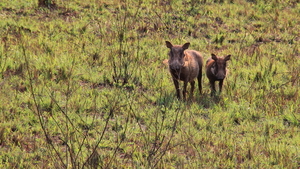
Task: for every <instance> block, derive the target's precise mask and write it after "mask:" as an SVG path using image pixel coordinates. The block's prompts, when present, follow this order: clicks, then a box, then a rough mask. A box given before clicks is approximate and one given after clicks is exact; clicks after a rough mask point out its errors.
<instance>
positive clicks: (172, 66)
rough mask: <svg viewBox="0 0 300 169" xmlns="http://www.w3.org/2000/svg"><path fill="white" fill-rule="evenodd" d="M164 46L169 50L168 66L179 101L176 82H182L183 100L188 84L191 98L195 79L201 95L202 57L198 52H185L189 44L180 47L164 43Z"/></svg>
mask: <svg viewBox="0 0 300 169" xmlns="http://www.w3.org/2000/svg"><path fill="white" fill-rule="evenodd" d="M166 45H167V47H168V48H169V49H170V52H169V60H168V65H169V70H170V73H171V75H172V78H173V82H174V85H175V89H176V93H177V98H178V99H180V89H179V82H178V80H182V81H183V82H184V86H183V91H182V95H183V99H186V88H187V84H188V82H190V84H191V92H190V97H192V96H193V92H194V89H195V81H194V79H195V78H197V79H198V87H199V91H200V93H202V84H201V79H202V65H203V57H202V55H201V54H200V53H199V52H198V51H195V50H187V48H188V47H189V45H190V43H186V44H184V45H182V46H181V45H172V44H171V43H170V42H169V41H166Z"/></svg>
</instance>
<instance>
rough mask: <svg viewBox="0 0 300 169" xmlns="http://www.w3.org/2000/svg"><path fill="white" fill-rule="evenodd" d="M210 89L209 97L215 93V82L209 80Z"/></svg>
mask: <svg viewBox="0 0 300 169" xmlns="http://www.w3.org/2000/svg"><path fill="white" fill-rule="evenodd" d="M209 84H210V88H211V96H213V95H214V94H215V93H216V87H215V81H214V80H209Z"/></svg>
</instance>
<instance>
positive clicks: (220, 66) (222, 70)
mask: <svg viewBox="0 0 300 169" xmlns="http://www.w3.org/2000/svg"><path fill="white" fill-rule="evenodd" d="M230 57H231V55H227V56H225V57H224V58H221V57H218V56H216V55H215V54H211V58H209V59H208V60H207V61H206V66H205V68H206V76H207V78H208V79H209V83H210V87H211V95H214V94H215V93H216V88H215V81H219V92H220V93H221V91H222V86H223V81H224V79H225V77H226V73H227V69H226V62H227V61H228V60H230Z"/></svg>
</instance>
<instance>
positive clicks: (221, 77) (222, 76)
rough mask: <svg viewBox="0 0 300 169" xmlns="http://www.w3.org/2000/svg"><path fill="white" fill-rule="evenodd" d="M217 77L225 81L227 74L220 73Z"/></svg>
mask: <svg viewBox="0 0 300 169" xmlns="http://www.w3.org/2000/svg"><path fill="white" fill-rule="evenodd" d="M216 77H217V79H218V80H223V79H225V77H226V74H225V73H224V72H222V73H218V74H217V75H216Z"/></svg>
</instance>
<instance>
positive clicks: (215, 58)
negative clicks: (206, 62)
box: [211, 53, 218, 61]
mask: <svg viewBox="0 0 300 169" xmlns="http://www.w3.org/2000/svg"><path fill="white" fill-rule="evenodd" d="M211 58H212V59H213V60H215V61H217V60H218V57H217V56H216V55H215V54H213V53H212V54H211Z"/></svg>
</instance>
